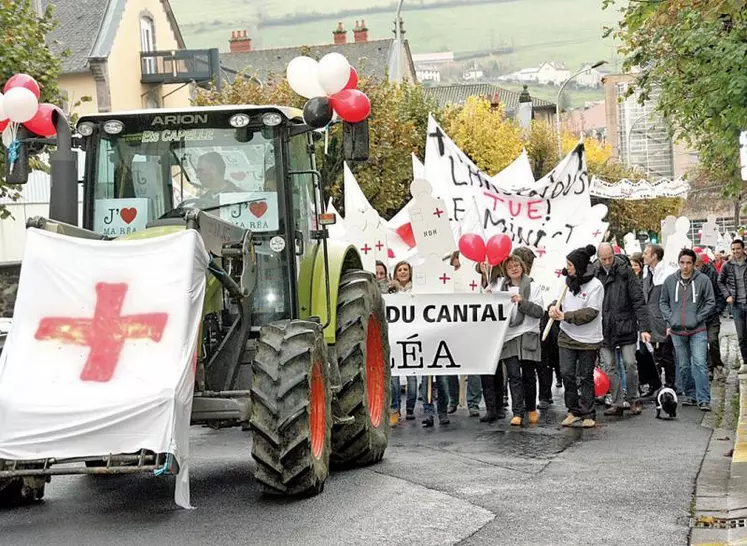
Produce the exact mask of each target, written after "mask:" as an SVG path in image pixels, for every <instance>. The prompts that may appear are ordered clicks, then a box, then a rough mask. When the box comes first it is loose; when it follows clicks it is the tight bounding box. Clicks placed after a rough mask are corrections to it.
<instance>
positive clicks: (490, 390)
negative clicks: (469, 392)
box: [480, 375, 503, 423]
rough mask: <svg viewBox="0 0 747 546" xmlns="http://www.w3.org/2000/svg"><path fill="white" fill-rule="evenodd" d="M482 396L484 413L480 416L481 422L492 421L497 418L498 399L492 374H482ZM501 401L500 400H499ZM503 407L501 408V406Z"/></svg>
mask: <svg viewBox="0 0 747 546" xmlns="http://www.w3.org/2000/svg"><path fill="white" fill-rule="evenodd" d="M481 379H482V396H483V398H484V399H485V410H486V411H485V415H483V416H482V417H480V422H481V423H492V422H494V421H497V420H498V399H497V394H498V393H497V392H496V390H495V381H494V379H493V376H490V375H484V376H482V378H481ZM501 401H502V400H501ZM501 409H503V408H501Z"/></svg>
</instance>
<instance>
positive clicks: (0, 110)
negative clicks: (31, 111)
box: [0, 93, 8, 121]
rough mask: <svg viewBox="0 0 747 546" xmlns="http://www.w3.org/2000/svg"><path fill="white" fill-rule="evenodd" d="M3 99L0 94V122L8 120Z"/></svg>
mask: <svg viewBox="0 0 747 546" xmlns="http://www.w3.org/2000/svg"><path fill="white" fill-rule="evenodd" d="M4 104H5V97H4V96H3V94H2V93H0V121H5V120H6V119H8V114H6V113H5V105H4Z"/></svg>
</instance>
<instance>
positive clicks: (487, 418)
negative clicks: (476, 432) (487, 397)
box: [480, 412, 498, 423]
mask: <svg viewBox="0 0 747 546" xmlns="http://www.w3.org/2000/svg"><path fill="white" fill-rule="evenodd" d="M497 420H498V415H496V414H495V413H490V412H488V413H486V414H485V415H483V416H482V417H480V422H481V423H494V422H495V421H497Z"/></svg>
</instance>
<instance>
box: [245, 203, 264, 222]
mask: <svg viewBox="0 0 747 546" xmlns="http://www.w3.org/2000/svg"><path fill="white" fill-rule="evenodd" d="M249 212H251V213H252V214H253V215H254V216H256V217H257V218H262V216H264V214H265V212H267V201H255V202H254V203H249Z"/></svg>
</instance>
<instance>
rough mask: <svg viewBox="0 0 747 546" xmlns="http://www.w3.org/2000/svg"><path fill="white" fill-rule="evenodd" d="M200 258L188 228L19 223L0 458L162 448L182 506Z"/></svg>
mask: <svg viewBox="0 0 747 546" xmlns="http://www.w3.org/2000/svg"><path fill="white" fill-rule="evenodd" d="M207 265H208V253H207V251H206V249H205V247H204V245H203V242H202V238H201V237H200V236H199V234H198V233H197V232H196V231H194V230H186V231H183V232H179V233H175V234H171V235H166V236H162V237H157V238H153V239H144V240H136V241H92V240H85V239H78V238H73V237H67V236H64V235H58V234H55V233H49V232H46V231H40V230H36V229H33V228H29V229H28V230H27V234H26V249H25V254H24V257H23V265H22V268H21V276H20V282H19V287H18V298H17V300H16V304H15V310H14V320H13V325H12V327H11V330H10V333H9V335H8V339H7V342H6V345H5V348H4V350H3V353H2V355H0V459H10V460H30V459H41V458H52V457H55V458H70V457H89V456H106V455H108V454H110V453H112V454H119V453H135V452H138V451H139V450H141V449H146V450H150V451H153V452H155V453H166V454H170V456H171V457H173V458H174V459H175V460H176V462H177V464H178V469H179V472H178V475H177V480H176V491H175V500H176V503H177V504H178V505H179V506H183V507H185V508H187V507H189V506H190V499H189V466H188V459H189V457H188V454H189V424H190V414H191V411H192V393H193V388H194V365H195V362H196V349H197V346H198V344H197V341H198V335H199V329H200V323H201V317H202V303H203V297H204V294H205V283H206V274H207Z"/></svg>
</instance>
